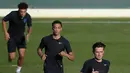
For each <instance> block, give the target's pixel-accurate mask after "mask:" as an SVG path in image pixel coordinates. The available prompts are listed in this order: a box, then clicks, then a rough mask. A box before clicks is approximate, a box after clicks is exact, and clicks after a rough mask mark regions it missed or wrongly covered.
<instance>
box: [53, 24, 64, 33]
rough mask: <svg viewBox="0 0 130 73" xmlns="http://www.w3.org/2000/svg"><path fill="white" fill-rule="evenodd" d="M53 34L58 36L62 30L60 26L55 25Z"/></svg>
mask: <svg viewBox="0 0 130 73" xmlns="http://www.w3.org/2000/svg"><path fill="white" fill-rule="evenodd" d="M52 29H53V34H54V35H59V34H60V32H61V30H62V26H61V25H60V24H55V25H54V26H53V27H52Z"/></svg>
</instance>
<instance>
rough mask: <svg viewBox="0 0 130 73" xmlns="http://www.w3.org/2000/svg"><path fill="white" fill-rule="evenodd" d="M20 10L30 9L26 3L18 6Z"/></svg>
mask: <svg viewBox="0 0 130 73" xmlns="http://www.w3.org/2000/svg"><path fill="white" fill-rule="evenodd" d="M18 8H19V9H27V8H28V4H27V3H25V2H21V3H20V4H18Z"/></svg>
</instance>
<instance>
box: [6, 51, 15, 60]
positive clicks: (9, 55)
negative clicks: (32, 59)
mask: <svg viewBox="0 0 130 73" xmlns="http://www.w3.org/2000/svg"><path fill="white" fill-rule="evenodd" d="M14 59H15V52H11V53H9V54H8V61H9V62H12V60H14Z"/></svg>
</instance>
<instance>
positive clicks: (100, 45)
mask: <svg viewBox="0 0 130 73" xmlns="http://www.w3.org/2000/svg"><path fill="white" fill-rule="evenodd" d="M97 47H103V48H105V47H106V45H105V44H104V43H102V42H96V43H95V44H93V46H92V48H93V52H95V49H96V48H97Z"/></svg>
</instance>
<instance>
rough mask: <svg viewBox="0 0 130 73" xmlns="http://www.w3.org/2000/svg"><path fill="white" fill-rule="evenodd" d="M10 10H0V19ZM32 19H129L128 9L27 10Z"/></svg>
mask: <svg viewBox="0 0 130 73" xmlns="http://www.w3.org/2000/svg"><path fill="white" fill-rule="evenodd" d="M12 10H17V9H0V17H3V16H5V15H6V14H8V13H9V12H10V11H12ZM28 13H29V14H30V15H31V16H32V17H33V18H113V17H121V18H122V17H130V9H28Z"/></svg>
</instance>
